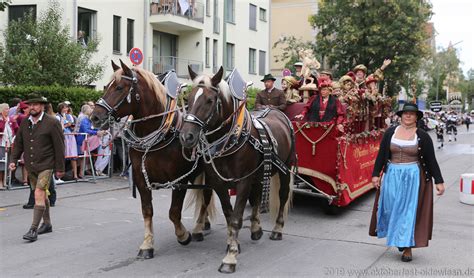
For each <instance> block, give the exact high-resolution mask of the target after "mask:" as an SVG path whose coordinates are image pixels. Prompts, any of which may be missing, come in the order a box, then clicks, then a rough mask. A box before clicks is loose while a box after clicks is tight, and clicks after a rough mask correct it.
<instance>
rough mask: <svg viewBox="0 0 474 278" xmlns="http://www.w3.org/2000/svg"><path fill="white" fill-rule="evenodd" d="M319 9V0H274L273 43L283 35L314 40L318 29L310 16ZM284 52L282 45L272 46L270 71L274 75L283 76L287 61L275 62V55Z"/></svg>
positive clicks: (272, 9)
mask: <svg viewBox="0 0 474 278" xmlns="http://www.w3.org/2000/svg"><path fill="white" fill-rule="evenodd" d="M317 11H318V1H317V0H272V5H271V14H272V18H274V19H275V20H272V22H271V45H272V46H273V45H274V44H275V43H276V42H277V41H278V40H279V39H280V38H281V37H284V36H294V37H295V38H297V39H301V40H302V41H314V40H315V39H316V30H315V29H313V27H312V26H311V25H310V24H309V21H308V19H309V17H310V16H311V15H313V14H315V13H317ZM281 53H282V49H281V48H280V47H277V48H272V49H271V54H270V59H271V62H270V71H271V73H272V74H273V75H274V76H278V77H280V76H282V71H283V69H284V68H285V63H286V61H279V62H275V56H279V55H281Z"/></svg>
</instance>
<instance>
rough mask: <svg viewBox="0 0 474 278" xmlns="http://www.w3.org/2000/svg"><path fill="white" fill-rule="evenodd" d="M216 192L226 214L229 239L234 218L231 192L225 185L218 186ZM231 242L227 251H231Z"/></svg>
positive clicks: (215, 187) (215, 188)
mask: <svg viewBox="0 0 474 278" xmlns="http://www.w3.org/2000/svg"><path fill="white" fill-rule="evenodd" d="M214 191H215V192H216V194H217V196H218V197H219V200H220V202H221V206H222V212H223V213H224V217H225V221H226V224H227V238H229V237H230V219H231V217H232V212H233V208H232V204H231V202H230V196H229V190H228V189H227V187H226V186H225V185H224V184H216V185H215V186H214ZM229 244H230V242H229V241H227V249H229Z"/></svg>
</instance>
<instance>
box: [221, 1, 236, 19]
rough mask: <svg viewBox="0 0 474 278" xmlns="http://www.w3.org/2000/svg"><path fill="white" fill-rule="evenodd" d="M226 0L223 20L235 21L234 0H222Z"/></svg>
mask: <svg viewBox="0 0 474 278" xmlns="http://www.w3.org/2000/svg"><path fill="white" fill-rule="evenodd" d="M224 1H227V7H226V11H225V20H226V21H227V22H230V23H235V1H234V0H224Z"/></svg>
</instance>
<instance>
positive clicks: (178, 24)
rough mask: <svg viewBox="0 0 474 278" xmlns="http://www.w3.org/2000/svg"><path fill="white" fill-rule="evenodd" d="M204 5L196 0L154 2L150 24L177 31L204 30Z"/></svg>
mask: <svg viewBox="0 0 474 278" xmlns="http://www.w3.org/2000/svg"><path fill="white" fill-rule="evenodd" d="M204 12H205V7H204V4H203V3H201V2H198V1H196V0H152V2H151V3H150V23H151V24H156V25H161V26H162V27H167V28H172V29H173V30H175V31H196V30H202V29H203V28H204V27H203V23H204Z"/></svg>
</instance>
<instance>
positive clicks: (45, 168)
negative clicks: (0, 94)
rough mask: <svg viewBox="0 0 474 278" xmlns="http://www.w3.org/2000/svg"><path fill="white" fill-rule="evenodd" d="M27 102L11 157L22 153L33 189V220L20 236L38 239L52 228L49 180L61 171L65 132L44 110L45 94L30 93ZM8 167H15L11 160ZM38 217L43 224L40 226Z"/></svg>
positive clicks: (16, 156) (13, 168) (13, 158)
mask: <svg viewBox="0 0 474 278" xmlns="http://www.w3.org/2000/svg"><path fill="white" fill-rule="evenodd" d="M26 103H27V104H29V106H30V116H29V118H28V119H25V120H23V121H22V123H21V125H20V129H19V130H18V132H17V134H16V138H15V144H14V148H13V153H12V161H18V159H19V158H20V156H21V154H22V153H23V158H24V161H25V167H26V169H27V170H28V176H29V179H30V183H31V187H32V188H33V189H34V194H35V206H34V210H33V222H32V224H31V227H30V229H29V231H28V232H27V233H26V234H25V235H24V236H23V239H25V240H28V241H31V242H33V241H36V240H37V239H38V234H44V233H50V232H52V231H53V227H52V225H51V218H50V214H49V208H50V203H49V199H48V195H49V184H50V181H51V179H52V176H53V173H55V174H56V177H57V178H61V177H62V176H63V175H64V161H65V159H64V135H63V131H62V128H61V125H60V123H59V121H58V120H57V119H56V118H55V117H53V116H50V115H48V114H46V113H45V112H44V107H45V104H46V103H48V100H47V99H46V98H45V97H42V96H40V95H39V94H33V95H31V96H30V97H29V99H28V100H27V102H26ZM9 168H10V169H11V170H12V171H13V170H15V168H16V163H15V162H11V163H10V165H9ZM41 219H43V224H42V225H41V227H39V224H40V222H41ZM38 227H39V228H38Z"/></svg>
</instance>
